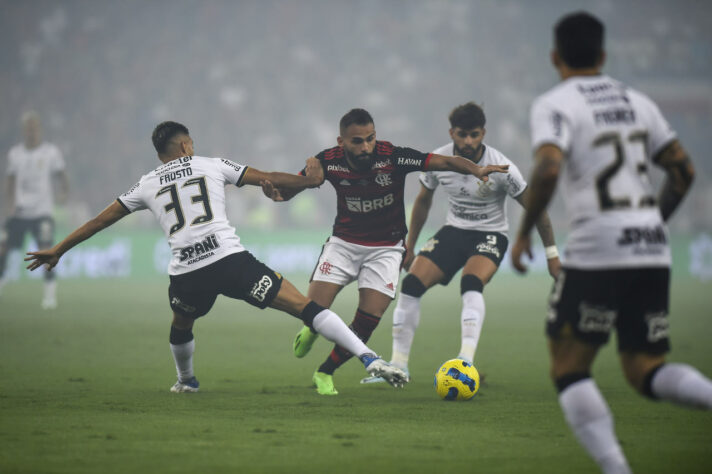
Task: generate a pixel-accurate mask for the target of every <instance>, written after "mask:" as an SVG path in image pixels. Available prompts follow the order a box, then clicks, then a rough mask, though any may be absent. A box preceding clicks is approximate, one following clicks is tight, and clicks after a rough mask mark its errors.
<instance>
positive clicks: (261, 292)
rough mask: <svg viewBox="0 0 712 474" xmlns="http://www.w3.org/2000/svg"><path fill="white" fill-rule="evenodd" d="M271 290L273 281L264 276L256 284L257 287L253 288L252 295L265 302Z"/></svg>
mask: <svg viewBox="0 0 712 474" xmlns="http://www.w3.org/2000/svg"><path fill="white" fill-rule="evenodd" d="M270 288H272V279H271V278H270V277H268V276H267V275H264V276H263V277H262V278H261V279H260V281H258V282H257V283H255V286H253V287H252V291H251V292H250V295H251V296H252V297H253V298H254V299H256V300H257V301H264V300H265V296H267V292H268V291H269V289H270Z"/></svg>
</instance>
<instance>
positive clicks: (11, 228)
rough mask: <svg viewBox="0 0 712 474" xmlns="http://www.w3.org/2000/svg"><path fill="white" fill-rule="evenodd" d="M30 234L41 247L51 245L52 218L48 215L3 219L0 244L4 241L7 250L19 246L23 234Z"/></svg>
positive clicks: (22, 239)
mask: <svg viewBox="0 0 712 474" xmlns="http://www.w3.org/2000/svg"><path fill="white" fill-rule="evenodd" d="M28 232H29V233H30V234H32V237H33V238H34V239H35V242H37V246H38V247H39V248H41V249H44V248H48V247H51V246H52V241H53V237H54V219H52V218H51V217H49V216H43V217H35V218H32V219H24V218H21V217H10V218H9V219H8V220H7V221H5V235H3V236H2V239H0V244H3V243H5V244H6V245H7V250H10V249H17V248H21V247H22V244H23V242H24V240H25V234H27V233H28Z"/></svg>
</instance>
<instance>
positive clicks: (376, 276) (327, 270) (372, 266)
mask: <svg viewBox="0 0 712 474" xmlns="http://www.w3.org/2000/svg"><path fill="white" fill-rule="evenodd" d="M404 252H405V248H404V247H403V242H402V241H401V242H399V243H398V244H396V245H393V246H390V247H369V246H366V245H358V244H352V243H350V242H346V241H345V240H342V239H340V238H338V237H334V236H333V235H332V236H331V237H329V240H328V241H327V242H326V243H325V244H324V248H323V250H322V251H321V256H320V257H319V262H318V263H317V264H316V268H315V269H314V273H312V277H311V280H310V281H327V282H329V283H335V284H337V285H341V286H346V285H348V284H349V283H351V282H352V281H354V280H356V279H358V287H359V289H360V288H371V289H374V290H376V291H380V292H381V293H383V294H384V295H387V296H389V297H391V298H394V297H395V295H396V288H397V287H398V278H399V277H400V269H401V262H402V261H403V253H404Z"/></svg>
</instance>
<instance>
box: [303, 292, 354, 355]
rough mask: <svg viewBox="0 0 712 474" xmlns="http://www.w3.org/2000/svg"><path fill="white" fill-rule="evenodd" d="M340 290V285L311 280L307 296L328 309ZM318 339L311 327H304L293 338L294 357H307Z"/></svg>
mask: <svg viewBox="0 0 712 474" xmlns="http://www.w3.org/2000/svg"><path fill="white" fill-rule="evenodd" d="M342 288H343V286H342V285H337V284H336V283H331V282H327V281H315V280H312V282H311V283H309V290H308V293H307V295H308V298H309V299H310V300H312V301H314V302H315V303H316V304H318V305H320V306H323V307H324V308H330V307H331V305H332V304H333V303H334V299H335V298H336V295H338V294H339V292H340V291H341V289H342ZM318 337H319V334H318V333H317V332H315V331H314V330H313V329H312V328H311V327H309V326H304V327H303V328H302V329H301V330H300V331H299V332H298V333H297V335H296V336H295V337H294V343H293V344H292V349H293V350H294V355H295V356H296V357H299V358H301V357H304V356H305V355H307V354H308V353H309V351H310V350H311V348H312V345H314V341H316V340H317V338H318Z"/></svg>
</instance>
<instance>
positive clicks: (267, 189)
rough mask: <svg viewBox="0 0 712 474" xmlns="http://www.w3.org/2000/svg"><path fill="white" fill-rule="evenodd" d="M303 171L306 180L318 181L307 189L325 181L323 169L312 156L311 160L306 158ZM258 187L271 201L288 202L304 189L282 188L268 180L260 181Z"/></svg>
mask: <svg viewBox="0 0 712 474" xmlns="http://www.w3.org/2000/svg"><path fill="white" fill-rule="evenodd" d="M304 170H305V174H306V176H307V177H308V178H311V179H314V180H316V181H318V182H317V184H316V185H314V186H308V187H310V188H315V187H318V186H321V184H322V183H323V182H324V179H325V177H324V168H322V167H321V162H320V161H319V160H318V159H317V158H315V157H313V156H312V157H311V158H308V159H307V164H306V167H305V168H304ZM281 174H284V173H281ZM260 186H262V192H263V193H264V194H265V196H267V197H268V198H270V199H272V200H273V201H289V200H290V199H292V198H293V197H294V196H296V195H297V194H299V193H300V192H302V191H303V190H304V189H305V188H304V187H302V188H287V187H286V186H282V185H280V184H279V183H277V182H275V181H274V180H271V179H269V178H268V179H264V180H262V181H261V182H260Z"/></svg>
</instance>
